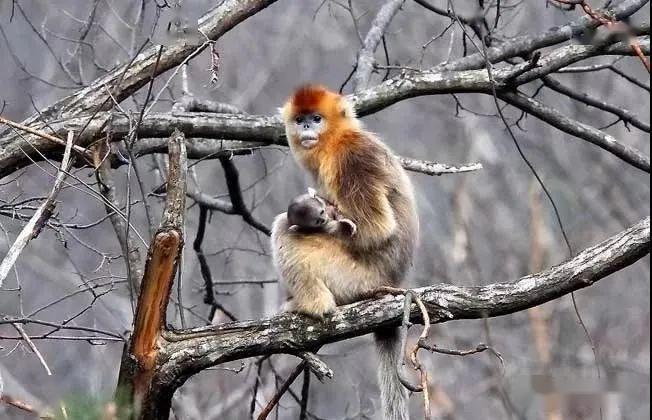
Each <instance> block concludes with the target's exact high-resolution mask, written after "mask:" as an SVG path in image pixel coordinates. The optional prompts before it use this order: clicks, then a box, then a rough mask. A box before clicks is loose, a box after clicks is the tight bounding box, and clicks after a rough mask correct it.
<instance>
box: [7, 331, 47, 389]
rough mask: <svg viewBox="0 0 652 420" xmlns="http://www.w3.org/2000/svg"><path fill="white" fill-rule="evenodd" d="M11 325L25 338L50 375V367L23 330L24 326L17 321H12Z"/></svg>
mask: <svg viewBox="0 0 652 420" xmlns="http://www.w3.org/2000/svg"><path fill="white" fill-rule="evenodd" d="M11 325H12V326H13V327H14V328H15V329H16V331H18V334H20V336H21V337H22V338H23V340H25V342H26V343H27V345H28V346H29V348H30V349H31V350H32V352H33V353H34V354H35V355H36V357H37V358H38V361H39V362H40V363H41V366H43V369H45V371H46V372H47V374H48V376H52V371H51V370H50V367H49V366H48V363H47V362H46V361H45V358H44V357H43V355H42V354H41V352H40V351H39V350H38V348H37V347H36V344H34V342H33V341H32V339H31V338H30V337H29V335H27V333H26V332H25V328H23V326H22V325H21V324H18V323H13V324H11Z"/></svg>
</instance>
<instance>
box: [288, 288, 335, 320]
mask: <svg viewBox="0 0 652 420" xmlns="http://www.w3.org/2000/svg"><path fill="white" fill-rule="evenodd" d="M335 308H337V305H336V304H335V299H333V295H331V294H330V293H328V294H322V295H319V296H316V297H313V298H312V299H310V300H308V299H297V298H296V297H293V298H291V299H289V300H288V301H287V302H285V304H284V305H283V312H294V313H299V314H303V315H307V316H309V317H311V318H314V319H318V320H322V319H324V317H325V316H326V315H329V314H331V313H333V311H335Z"/></svg>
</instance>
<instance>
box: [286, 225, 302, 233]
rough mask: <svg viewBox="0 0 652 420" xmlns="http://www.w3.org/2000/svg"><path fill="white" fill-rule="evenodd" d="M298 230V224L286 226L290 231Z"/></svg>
mask: <svg viewBox="0 0 652 420" xmlns="http://www.w3.org/2000/svg"><path fill="white" fill-rule="evenodd" d="M298 230H299V225H292V226H290V227H289V228H288V231H290V232H297V231H298Z"/></svg>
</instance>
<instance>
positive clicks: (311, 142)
mask: <svg viewBox="0 0 652 420" xmlns="http://www.w3.org/2000/svg"><path fill="white" fill-rule="evenodd" d="M318 142H319V138H318V137H317V136H315V135H303V136H301V146H303V147H305V148H306V149H310V148H312V147H315V146H316V145H317V143H318Z"/></svg>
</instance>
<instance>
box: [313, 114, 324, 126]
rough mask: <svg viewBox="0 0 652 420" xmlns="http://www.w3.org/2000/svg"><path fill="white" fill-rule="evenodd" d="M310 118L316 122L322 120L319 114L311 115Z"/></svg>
mask: <svg viewBox="0 0 652 420" xmlns="http://www.w3.org/2000/svg"><path fill="white" fill-rule="evenodd" d="M312 120H313V121H314V122H316V123H317V124H319V123H320V122H321V120H322V117H321V115H313V116H312Z"/></svg>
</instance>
